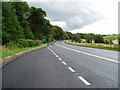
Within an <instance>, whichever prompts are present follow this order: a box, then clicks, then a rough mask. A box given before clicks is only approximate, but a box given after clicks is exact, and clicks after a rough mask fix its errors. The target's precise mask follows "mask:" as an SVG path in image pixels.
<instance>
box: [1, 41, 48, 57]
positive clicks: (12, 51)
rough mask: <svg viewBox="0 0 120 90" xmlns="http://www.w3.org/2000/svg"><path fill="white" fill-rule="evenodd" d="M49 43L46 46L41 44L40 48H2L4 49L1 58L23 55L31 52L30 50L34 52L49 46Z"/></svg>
mask: <svg viewBox="0 0 120 90" xmlns="http://www.w3.org/2000/svg"><path fill="white" fill-rule="evenodd" d="M47 45H48V43H45V44H41V45H40V46H35V47H26V48H18V47H15V48H14V47H13V48H12V49H11V48H9V47H5V46H0V47H1V48H2V50H1V51H2V55H1V56H0V58H5V57H8V56H12V55H15V54H17V53H22V52H25V51H29V50H34V49H37V48H42V47H45V46H47Z"/></svg>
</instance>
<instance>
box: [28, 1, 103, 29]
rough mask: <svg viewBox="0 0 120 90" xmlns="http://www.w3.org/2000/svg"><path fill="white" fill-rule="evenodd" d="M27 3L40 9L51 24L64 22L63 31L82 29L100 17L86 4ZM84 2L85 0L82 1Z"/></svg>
mask: <svg viewBox="0 0 120 90" xmlns="http://www.w3.org/2000/svg"><path fill="white" fill-rule="evenodd" d="M81 1H82V2H29V5H30V6H35V7H38V8H42V9H44V10H45V11H46V12H47V18H49V19H50V21H51V22H54V24H55V22H56V25H60V23H59V24H58V22H64V25H63V26H62V27H63V29H64V30H65V31H70V30H73V29H79V28H82V27H83V26H85V25H88V24H91V23H93V22H96V21H98V20H100V19H101V18H102V16H101V15H100V14H99V13H98V12H96V11H94V10H93V9H92V7H91V6H90V4H89V3H88V2H83V0H81ZM84 1H85V0H84Z"/></svg>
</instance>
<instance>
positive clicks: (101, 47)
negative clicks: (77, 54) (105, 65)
mask: <svg viewBox="0 0 120 90" xmlns="http://www.w3.org/2000/svg"><path fill="white" fill-rule="evenodd" d="M64 43H66V44H71V45H76V46H83V47H90V48H99V49H106V50H114V51H120V48H112V47H103V46H89V45H80V44H75V43H72V42H67V41H65V42H64Z"/></svg>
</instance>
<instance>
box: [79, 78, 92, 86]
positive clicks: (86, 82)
mask: <svg viewBox="0 0 120 90" xmlns="http://www.w3.org/2000/svg"><path fill="white" fill-rule="evenodd" d="M78 78H79V79H80V80H81V81H83V82H84V83H85V84H86V85H90V83H89V82H88V81H87V80H85V79H84V78H83V77H82V76H78Z"/></svg>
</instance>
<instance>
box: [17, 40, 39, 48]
mask: <svg viewBox="0 0 120 90" xmlns="http://www.w3.org/2000/svg"><path fill="white" fill-rule="evenodd" d="M16 43H18V47H33V46H38V45H40V44H41V43H40V42H39V41H37V40H31V39H19V40H18V41H16Z"/></svg>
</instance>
